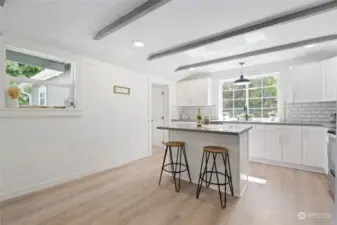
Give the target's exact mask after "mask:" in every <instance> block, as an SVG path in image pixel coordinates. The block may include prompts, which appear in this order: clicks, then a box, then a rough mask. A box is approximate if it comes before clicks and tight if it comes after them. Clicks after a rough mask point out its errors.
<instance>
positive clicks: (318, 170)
mask: <svg viewBox="0 0 337 225" xmlns="http://www.w3.org/2000/svg"><path fill="white" fill-rule="evenodd" d="M249 161H251V162H257V163H263V164H270V165H274V166H282V167H287V168H292V169H298V170H305V171H309V172H315V173H324V174H325V171H324V168H318V167H311V166H305V165H298V164H292V163H286V162H278V161H273V160H269V159H259V158H253V157H250V158H249Z"/></svg>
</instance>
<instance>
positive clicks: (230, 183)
mask: <svg viewBox="0 0 337 225" xmlns="http://www.w3.org/2000/svg"><path fill="white" fill-rule="evenodd" d="M225 154H226V160H227V163H228V170H229V174H228V173H227V163H225V167H226V168H225V172H226V174H227V175H228V183H229V188H230V190H231V194H232V195H233V196H234V190H233V182H232V171H231V164H230V160H229V154H228V153H225ZM222 157H223V155H222Z"/></svg>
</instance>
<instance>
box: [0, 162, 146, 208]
mask: <svg viewBox="0 0 337 225" xmlns="http://www.w3.org/2000/svg"><path fill="white" fill-rule="evenodd" d="M142 158H144V157H141V158H136V159H132V160H125V161H122V162H119V163H117V164H108V165H104V166H99V167H96V168H93V169H88V170H85V171H82V172H79V173H75V174H71V175H68V176H64V177H60V178H55V179H51V180H49V181H45V182H41V183H39V184H35V185H31V186H27V187H24V188H20V189H17V190H13V191H10V192H6V193H0V202H2V201H5V200H9V199H11V198H15V197H19V196H22V195H26V194H30V193H33V192H37V191H41V190H43V189H46V188H50V187H53V186H56V185H59V184H63V183H65V182H68V181H72V180H76V179H80V178H82V177H85V176H89V175H92V174H95V173H99V172H102V171H105V170H110V169H113V168H116V167H119V166H122V165H124V164H126V163H129V162H132V161H136V160H138V159H142Z"/></svg>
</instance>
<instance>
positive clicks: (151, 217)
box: [0, 151, 333, 225]
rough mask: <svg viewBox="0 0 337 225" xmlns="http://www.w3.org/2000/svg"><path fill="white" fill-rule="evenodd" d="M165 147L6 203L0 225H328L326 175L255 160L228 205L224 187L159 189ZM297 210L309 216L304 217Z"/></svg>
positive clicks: (169, 184)
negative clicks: (247, 179)
mask: <svg viewBox="0 0 337 225" xmlns="http://www.w3.org/2000/svg"><path fill="white" fill-rule="evenodd" d="M163 153H164V151H156V153H155V154H154V155H153V156H152V157H149V158H146V159H142V160H139V161H136V162H132V163H129V164H127V165H124V166H122V167H120V168H116V169H112V170H109V171H105V172H102V173H98V174H94V175H91V176H88V177H85V178H82V179H79V180H75V181H71V182H67V183H65V184H62V185H58V186H55V187H53V188H49V189H46V190H43V191H40V192H36V193H33V194H29V195H26V196H23V197H19V198H17V199H14V200H9V201H7V202H4V203H3V204H2V205H1V208H0V212H1V214H0V215H1V221H0V222H1V223H0V224H1V225H199V224H200V225H208V224H209V225H220V224H221V225H227V224H228V225H248V224H249V225H285V224H286V225H316V224H317V225H325V224H326V225H328V224H331V223H332V222H331V219H327V218H308V217H309V216H310V217H317V216H322V217H325V216H327V217H329V214H321V213H330V210H331V208H332V204H333V203H332V198H331V196H330V194H329V193H328V187H327V178H326V176H325V175H323V174H316V173H311V172H305V171H300V170H295V169H288V168H282V167H276V166H270V165H264V164H257V163H250V170H251V172H250V180H251V181H250V182H249V184H248V187H247V189H246V192H245V194H244V196H243V197H242V198H236V197H232V196H228V198H227V207H226V208H225V209H222V208H221V206H220V202H219V198H218V197H219V196H218V192H217V191H215V190H212V189H207V188H203V189H202V192H201V195H200V198H199V199H196V198H195V193H196V185H195V184H189V183H188V182H185V181H182V187H181V191H180V193H176V192H175V190H174V184H173V180H172V177H171V176H169V175H166V176H163V180H162V185H161V186H158V178H159V173H160V166H161V161H162V157H163ZM298 212H305V213H319V214H311V215H309V214H308V216H307V218H305V219H304V220H299V219H298V217H297V214H298Z"/></svg>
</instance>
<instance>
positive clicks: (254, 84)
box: [222, 76, 277, 118]
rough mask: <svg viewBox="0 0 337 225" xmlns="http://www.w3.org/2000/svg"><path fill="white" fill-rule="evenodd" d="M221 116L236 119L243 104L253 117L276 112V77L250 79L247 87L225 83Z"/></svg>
mask: <svg viewBox="0 0 337 225" xmlns="http://www.w3.org/2000/svg"><path fill="white" fill-rule="evenodd" d="M222 91H223V92H222V95H223V114H224V115H225V114H227V115H229V117H232V118H236V117H237V116H238V115H239V114H242V113H243V112H244V111H243V107H244V105H245V104H247V106H248V111H249V113H250V114H253V115H254V117H257V118H261V117H268V113H269V114H270V113H271V112H277V77H276V76H269V77H262V78H256V79H251V80H250V83H249V85H247V87H246V86H234V85H233V82H226V83H224V85H223V89H222Z"/></svg>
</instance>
